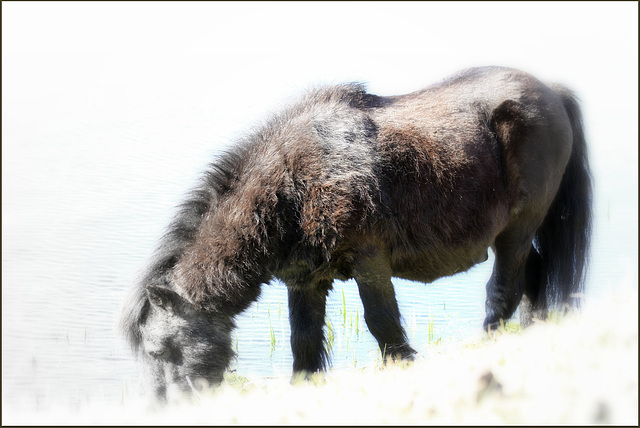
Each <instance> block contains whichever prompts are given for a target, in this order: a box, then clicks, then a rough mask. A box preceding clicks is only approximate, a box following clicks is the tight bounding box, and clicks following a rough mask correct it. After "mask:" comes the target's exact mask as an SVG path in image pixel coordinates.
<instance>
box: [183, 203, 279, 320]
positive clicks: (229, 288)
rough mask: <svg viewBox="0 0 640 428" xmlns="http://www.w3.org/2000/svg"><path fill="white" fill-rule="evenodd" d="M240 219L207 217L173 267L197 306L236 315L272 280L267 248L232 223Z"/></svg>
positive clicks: (190, 299) (184, 289)
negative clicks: (262, 247)
mask: <svg viewBox="0 0 640 428" xmlns="http://www.w3.org/2000/svg"><path fill="white" fill-rule="evenodd" d="M236 214H237V213H236ZM238 220H239V219H238V217H237V216H233V215H232V213H226V215H224V216H223V215H221V213H218V215H208V216H206V217H205V219H203V222H202V224H201V227H200V230H199V231H198V233H197V235H196V239H195V240H194V242H193V243H192V244H191V245H190V246H189V247H187V248H186V250H185V252H184V254H183V255H182V257H181V258H180V260H179V261H178V263H177V264H176V265H175V267H174V269H173V277H174V281H175V284H176V285H177V287H178V288H179V289H180V292H181V293H183V294H184V295H185V297H186V298H187V299H188V300H189V301H191V302H192V303H194V304H195V305H197V306H201V307H203V308H211V309H216V310H224V311H225V312H229V313H230V314H231V315H235V314H237V313H239V312H241V311H243V310H244V309H246V308H247V307H248V306H249V305H250V304H251V303H252V302H254V301H255V300H257V298H258V296H259V295H260V289H261V286H262V284H263V283H265V282H267V281H269V279H270V276H269V274H268V269H267V268H266V266H265V262H266V261H265V258H266V257H265V256H266V253H267V251H265V250H264V249H261V248H259V246H258V245H256V241H259V238H257V237H256V236H254V235H251V234H247V233H246V232H247V230H246V228H242V227H237V224H232V221H233V222H236V223H237V222H238ZM242 232H245V233H242Z"/></svg>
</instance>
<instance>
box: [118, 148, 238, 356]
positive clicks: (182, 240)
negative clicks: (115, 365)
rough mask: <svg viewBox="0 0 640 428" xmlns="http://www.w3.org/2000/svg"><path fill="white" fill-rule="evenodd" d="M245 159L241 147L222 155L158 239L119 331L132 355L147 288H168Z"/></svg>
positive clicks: (144, 310) (146, 305) (144, 311)
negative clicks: (176, 268) (172, 270)
mask: <svg viewBox="0 0 640 428" xmlns="http://www.w3.org/2000/svg"><path fill="white" fill-rule="evenodd" d="M245 159H246V149H245V145H243V144H240V145H237V146H235V147H233V148H231V149H229V150H228V151H226V152H224V153H223V154H222V155H220V156H219V157H218V159H216V160H215V161H213V162H212V163H211V164H210V166H209V169H208V170H207V171H205V173H204V175H203V177H202V179H201V180H200V183H199V184H198V185H197V186H196V187H195V188H194V189H193V190H192V191H191V192H190V193H189V194H188V196H187V198H186V199H185V200H184V202H182V203H181V204H180V205H179V206H178V212H177V213H176V215H175V217H174V218H173V221H172V222H171V223H170V224H169V226H168V227H167V229H166V231H165V233H164V235H163V236H162V238H161V239H160V242H159V244H158V246H157V248H156V250H155V252H154V254H153V256H152V259H151V263H150V264H149V266H148V268H147V269H146V270H145V271H144V272H143V273H142V274H141V277H140V279H139V280H137V281H136V284H135V285H134V287H133V289H132V291H131V294H130V295H129V297H128V298H127V300H126V301H125V305H124V308H123V312H122V318H121V319H120V330H121V331H122V333H123V334H124V336H125V338H126V339H127V341H128V342H129V344H130V345H131V347H132V348H133V350H134V352H137V351H138V349H139V348H140V345H141V336H140V328H139V327H140V325H141V324H142V323H143V322H144V319H145V317H146V314H147V312H148V309H149V301H148V299H147V292H146V287H147V285H150V284H153V285H165V286H169V281H168V279H167V274H168V273H169V272H170V271H171V269H172V268H173V267H174V266H175V265H176V263H177V262H178V260H179V259H180V256H181V255H182V254H183V253H184V251H185V250H186V248H187V247H188V246H189V245H190V244H191V243H192V242H193V241H194V240H195V237H196V233H197V231H198V229H199V227H200V225H201V223H202V220H203V218H204V216H205V214H206V213H207V212H208V211H209V210H211V209H212V207H214V206H215V204H216V202H217V200H218V199H219V198H220V196H221V195H223V194H224V193H225V192H227V191H228V190H229V189H230V188H232V187H233V183H234V181H235V180H237V177H238V174H239V171H240V169H241V168H242V165H243V164H244V163H245Z"/></svg>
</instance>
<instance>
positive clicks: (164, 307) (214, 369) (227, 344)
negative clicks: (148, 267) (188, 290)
mask: <svg viewBox="0 0 640 428" xmlns="http://www.w3.org/2000/svg"><path fill="white" fill-rule="evenodd" d="M138 298H139V299H140V300H139V301H138V302H137V304H134V305H131V306H132V307H133V308H135V307H136V306H137V310H135V309H134V311H133V312H134V313H132V312H131V311H129V314H127V315H125V317H124V319H125V320H128V321H125V322H124V323H123V327H124V328H125V332H126V333H127V336H128V337H129V341H130V343H131V345H132V347H133V348H134V350H135V351H136V352H137V354H138V356H139V360H140V362H141V364H142V366H143V367H142V368H143V370H144V372H145V376H144V378H145V382H146V384H147V385H146V386H147V388H148V389H149V390H150V391H152V392H153V394H154V395H155V398H156V399H158V400H159V401H160V402H165V401H167V400H172V399H174V398H180V397H183V396H185V395H187V396H188V395H190V393H191V392H192V391H197V390H199V389H201V388H203V387H206V386H213V385H217V384H219V383H220V382H221V381H222V378H223V374H224V371H225V369H226V368H227V367H228V365H229V363H230V361H231V358H232V357H233V354H234V353H233V350H232V347H231V331H232V329H233V321H232V320H231V319H229V318H228V317H220V316H217V315H216V313H215V312H213V311H207V310H204V309H201V308H199V307H197V306H196V305H194V304H192V303H190V302H189V301H187V300H186V299H185V298H183V297H182V296H180V295H179V294H178V293H176V292H175V291H173V290H171V289H169V288H167V287H164V286H154V285H149V286H147V287H146V288H145V289H144V293H139V296H138ZM132 315H133V316H132ZM225 318H226V319H225Z"/></svg>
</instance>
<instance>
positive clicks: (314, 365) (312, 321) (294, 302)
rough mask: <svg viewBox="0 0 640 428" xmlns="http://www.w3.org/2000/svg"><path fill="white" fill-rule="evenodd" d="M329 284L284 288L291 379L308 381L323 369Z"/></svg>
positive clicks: (326, 356)
mask: <svg viewBox="0 0 640 428" xmlns="http://www.w3.org/2000/svg"><path fill="white" fill-rule="evenodd" d="M331 284H332V282H331V281H320V282H319V283H318V284H317V285H315V286H313V285H311V284H309V285H307V286H305V287H288V298H289V323H290V325H291V351H292V353H293V376H294V377H298V376H304V377H305V378H308V377H310V376H311V375H312V374H313V373H316V372H319V371H322V370H324V369H325V368H326V365H327V362H328V355H327V351H326V349H325V346H324V324H325V312H326V301H327V295H328V293H329V290H330V289H331Z"/></svg>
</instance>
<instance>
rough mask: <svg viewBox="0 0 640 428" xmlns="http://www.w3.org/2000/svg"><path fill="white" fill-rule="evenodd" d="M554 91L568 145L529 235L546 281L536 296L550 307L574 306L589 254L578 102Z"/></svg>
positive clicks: (588, 191)
mask: <svg viewBox="0 0 640 428" xmlns="http://www.w3.org/2000/svg"><path fill="white" fill-rule="evenodd" d="M554 90H555V91H556V92H557V93H558V94H559V95H560V96H561V97H562V100H563V104H564V107H565V110H566V112H567V115H568V116H569V120H570V121H571V127H572V130H573V148H572V152H571V157H570V158H569V163H568V164H567V167H566V169H565V172H564V176H563V178H562V182H561V183H560V188H559V190H558V193H557V194H556V197H555V199H554V201H553V203H552V204H551V207H550V209H549V211H548V213H547V216H546V217H545V219H544V222H543V223H542V226H541V227H540V228H539V229H538V231H537V233H536V237H535V239H534V248H535V249H536V250H537V251H538V253H539V255H540V259H539V260H540V261H541V268H542V271H541V274H542V277H541V280H542V282H543V283H544V282H546V296H544V294H545V293H541V294H542V295H540V296H539V297H540V298H546V300H547V303H550V304H553V305H562V306H565V305H566V304H569V305H571V306H579V305H580V302H581V296H582V295H583V291H584V282H585V277H586V272H587V264H588V261H589V258H590V246H591V231H592V215H593V213H592V203H593V184H592V176H591V169H590V167H589V159H588V157H587V144H586V141H585V136H584V130H583V124H582V114H581V112H580V107H579V106H578V102H577V100H576V98H575V96H574V95H573V93H571V91H569V90H568V89H566V88H564V87H560V86H556V87H555V88H554ZM545 279H546V281H545ZM540 291H542V290H540ZM545 306H546V305H545Z"/></svg>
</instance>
